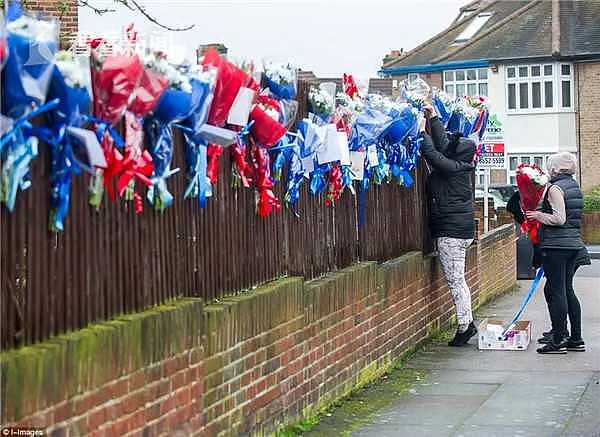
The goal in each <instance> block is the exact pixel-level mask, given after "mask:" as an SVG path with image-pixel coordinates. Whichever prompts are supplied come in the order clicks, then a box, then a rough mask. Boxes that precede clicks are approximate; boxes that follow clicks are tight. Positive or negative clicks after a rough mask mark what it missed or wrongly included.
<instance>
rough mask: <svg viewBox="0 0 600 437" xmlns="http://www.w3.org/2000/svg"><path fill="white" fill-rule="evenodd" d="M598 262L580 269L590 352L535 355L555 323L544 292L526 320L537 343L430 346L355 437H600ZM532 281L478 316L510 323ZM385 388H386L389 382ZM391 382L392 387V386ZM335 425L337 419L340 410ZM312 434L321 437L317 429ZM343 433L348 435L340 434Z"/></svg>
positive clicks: (353, 429) (579, 287)
mask: <svg viewBox="0 0 600 437" xmlns="http://www.w3.org/2000/svg"><path fill="white" fill-rule="evenodd" d="M599 278H600V261H594V263H593V265H592V266H590V267H587V268H582V269H580V271H579V272H578V275H577V277H576V286H575V288H576V292H577V294H578V296H579V297H580V300H581V303H582V308H583V334H584V339H585V341H586V345H587V351H586V352H583V353H569V354H567V355H560V356H544V355H539V354H537V353H536V352H535V349H536V347H537V345H536V343H535V340H536V339H537V338H538V337H539V336H540V335H541V332H542V331H544V330H547V329H548V328H549V326H550V323H549V317H548V310H547V308H546V304H545V301H544V297H543V292H542V290H541V288H542V287H543V284H541V286H542V287H540V290H539V291H538V293H537V294H536V296H535V297H534V299H533V301H532V302H531V303H530V304H529V306H528V307H527V309H526V311H525V313H524V315H523V317H522V319H524V320H530V321H532V331H533V332H532V333H533V342H532V344H531V345H530V347H529V349H528V350H526V351H519V352H506V351H479V350H478V349H477V347H476V341H475V339H474V340H473V341H472V344H471V345H469V346H467V347H464V348H451V347H448V346H446V345H445V344H437V345H434V346H432V347H428V348H427V349H426V350H425V351H422V352H420V353H418V354H416V355H415V357H413V358H412V359H411V360H410V361H409V362H408V363H407V367H408V368H409V369H410V370H411V371H414V372H418V373H419V374H420V375H424V376H423V378H422V379H421V380H418V381H415V384H414V385H413V387H412V389H411V390H409V392H408V393H407V394H404V395H401V396H399V397H398V398H397V399H396V400H394V401H393V402H392V403H391V405H387V406H386V407H385V408H383V409H381V410H380V411H379V412H377V413H375V414H374V415H373V416H372V417H373V419H370V420H371V423H368V421H367V422H361V423H362V425H361V427H360V428H359V429H356V427H354V426H353V427H351V428H349V432H351V435H352V436H359V437H384V436H394V437H395V436H411V437H412V436H420V435H423V436H428V437H435V436H449V435H451V436H464V437H471V436H485V437H493V436H501V437H506V436H519V437H521V436H535V437H539V436H559V435H565V436H582V437H590V436H591V437H600V279H599ZM529 284H530V281H523V282H521V283H520V290H519V291H518V292H517V293H514V294H510V295H507V296H504V297H502V298H500V299H498V300H497V301H495V302H493V303H491V304H490V305H487V306H486V307H484V308H482V309H481V311H480V313H479V314H478V319H480V320H481V319H482V318H483V317H494V318H500V319H502V320H506V321H508V320H510V318H511V317H512V315H513V313H514V312H515V311H516V310H517V308H518V307H519V304H520V302H521V300H522V298H523V296H524V295H525V293H526V291H527V288H528V287H529ZM384 384H385V383H384ZM388 384H389V382H388ZM328 419H333V420H332V421H333V422H335V412H334V413H333V418H328ZM311 435H324V436H325V435H328V434H327V433H325V434H319V428H318V427H317V428H316V429H315V430H313V432H312V433H311ZM338 435H343V434H338Z"/></svg>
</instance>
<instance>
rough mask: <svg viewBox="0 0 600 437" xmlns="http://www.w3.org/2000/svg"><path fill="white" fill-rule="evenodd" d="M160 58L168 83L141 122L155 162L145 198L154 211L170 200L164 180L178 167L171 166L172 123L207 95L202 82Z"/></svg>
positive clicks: (193, 109) (187, 113) (164, 205)
mask: <svg viewBox="0 0 600 437" xmlns="http://www.w3.org/2000/svg"><path fill="white" fill-rule="evenodd" d="M163 60H164V59H163V58H161V57H159V58H157V61H158V64H159V65H160V67H159V68H164V69H165V70H164V71H165V77H166V78H167V79H168V81H169V87H168V88H167V89H166V90H165V92H164V93H163V94H162V96H161V98H160V100H159V101H158V104H157V106H156V108H155V109H154V110H153V112H152V115H151V116H150V117H149V118H147V119H146V122H145V124H144V128H145V131H146V135H148V138H149V140H150V141H149V142H150V144H151V147H150V154H151V155H152V162H153V163H154V173H153V185H152V187H150V189H149V190H148V196H147V198H148V201H149V202H150V203H151V204H153V205H154V208H155V209H156V210H157V211H163V210H164V209H165V208H167V207H169V206H170V205H171V204H172V203H173V195H172V194H171V193H170V192H169V190H168V188H167V182H166V180H167V178H168V177H169V176H171V175H173V174H175V173H176V172H177V171H178V169H175V170H172V169H171V161H172V160H173V125H174V124H175V123H178V122H181V121H183V120H185V119H187V118H189V117H190V116H191V115H192V114H193V113H194V112H195V111H196V110H197V109H198V107H199V106H200V105H201V104H202V101H203V97H205V95H206V87H205V84H204V83H202V82H200V81H199V80H197V79H194V78H190V77H189V76H186V75H184V74H183V73H182V72H181V71H180V70H179V69H178V68H176V67H175V66H172V65H171V64H168V63H165V62H163ZM149 65H150V64H149ZM153 68H154V67H153Z"/></svg>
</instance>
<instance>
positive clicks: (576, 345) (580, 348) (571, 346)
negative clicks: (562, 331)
mask: <svg viewBox="0 0 600 437" xmlns="http://www.w3.org/2000/svg"><path fill="white" fill-rule="evenodd" d="M566 346H567V350H568V351H569V352H585V342H584V341H583V340H571V339H570V338H567V341H566Z"/></svg>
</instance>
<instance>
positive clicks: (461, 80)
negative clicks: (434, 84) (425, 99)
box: [444, 68, 488, 97]
mask: <svg viewBox="0 0 600 437" xmlns="http://www.w3.org/2000/svg"><path fill="white" fill-rule="evenodd" d="M487 78H488V71H487V68H469V69H467V70H454V71H445V72H444V90H445V91H446V93H448V94H449V95H450V96H452V97H460V96H471V97H474V96H484V97H487V93H488V83H487Z"/></svg>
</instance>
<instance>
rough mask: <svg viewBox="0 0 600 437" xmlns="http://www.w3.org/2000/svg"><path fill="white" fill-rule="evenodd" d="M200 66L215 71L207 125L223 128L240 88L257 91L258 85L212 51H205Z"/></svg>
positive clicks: (239, 69)
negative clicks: (215, 76)
mask: <svg viewBox="0 0 600 437" xmlns="http://www.w3.org/2000/svg"><path fill="white" fill-rule="evenodd" d="M202 65H203V66H204V68H207V69H208V68H216V69H217V82H216V84H215V95H214V97H213V101H212V105H211V107H210V112H209V114H208V124H212V125H214V126H223V125H224V124H225V122H226V121H227V116H228V115H229V111H230V110H231V107H232V106H233V102H234V101H235V98H236V97H237V95H238V92H239V91H240V88H242V87H246V88H251V89H253V90H255V91H256V90H258V84H257V83H256V81H255V80H254V79H253V78H252V77H251V76H249V75H248V74H247V73H246V72H244V71H243V70H242V69H241V68H238V67H236V66H235V65H234V64H232V63H231V62H229V61H227V60H225V59H223V58H221V56H220V55H219V53H217V51H216V50H214V49H209V50H207V51H206V53H205V55H204V58H203V59H202Z"/></svg>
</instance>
